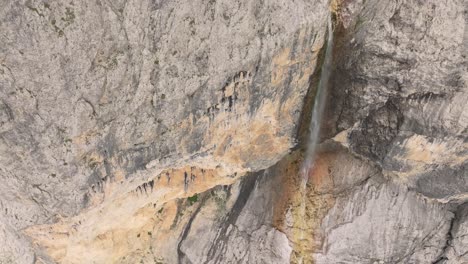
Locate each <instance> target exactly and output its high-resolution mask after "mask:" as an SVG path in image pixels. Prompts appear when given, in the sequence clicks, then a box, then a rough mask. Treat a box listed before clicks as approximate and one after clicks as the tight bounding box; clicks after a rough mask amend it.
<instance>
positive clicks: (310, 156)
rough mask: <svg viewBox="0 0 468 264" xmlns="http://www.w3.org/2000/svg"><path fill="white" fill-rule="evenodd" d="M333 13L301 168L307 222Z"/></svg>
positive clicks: (302, 202) (303, 210) (302, 213)
mask: <svg viewBox="0 0 468 264" xmlns="http://www.w3.org/2000/svg"><path fill="white" fill-rule="evenodd" d="M331 16H332V15H331V12H330V13H329V15H328V31H327V35H328V37H327V43H326V50H325V58H324V61H323V64H322V69H321V73H320V79H319V83H318V87H317V93H316V95H315V98H314V105H313V109H312V118H311V121H310V126H309V133H310V134H309V138H308V139H307V149H306V154H305V157H304V162H303V163H302V167H301V176H302V179H301V187H300V188H301V194H302V201H301V207H300V210H301V212H300V216H301V218H302V219H301V220H302V221H305V214H306V186H307V183H308V181H309V173H310V170H311V169H312V168H313V166H314V159H315V152H316V148H317V144H318V141H319V132H320V124H321V121H322V116H323V111H324V109H325V101H326V95H327V86H328V79H329V78H330V67H331V62H332V46H333V26H332V18H331ZM303 225H304V226H303V227H302V228H301V231H300V240H303V239H304V229H305V222H303ZM302 258H303V257H302V256H301V258H300V259H299V263H302Z"/></svg>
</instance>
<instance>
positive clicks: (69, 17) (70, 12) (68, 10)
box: [62, 7, 75, 25]
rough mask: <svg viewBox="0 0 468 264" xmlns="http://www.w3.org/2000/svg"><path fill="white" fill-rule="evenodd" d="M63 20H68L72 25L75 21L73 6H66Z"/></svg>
mask: <svg viewBox="0 0 468 264" xmlns="http://www.w3.org/2000/svg"><path fill="white" fill-rule="evenodd" d="M62 20H63V21H64V22H67V23H68V25H70V24H71V23H73V22H74V21H75V13H74V12H73V10H72V9H71V8H69V7H66V8H65V17H62Z"/></svg>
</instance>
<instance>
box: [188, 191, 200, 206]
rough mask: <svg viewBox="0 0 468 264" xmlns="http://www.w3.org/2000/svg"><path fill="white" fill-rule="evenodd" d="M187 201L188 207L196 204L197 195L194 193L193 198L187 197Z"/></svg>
mask: <svg viewBox="0 0 468 264" xmlns="http://www.w3.org/2000/svg"><path fill="white" fill-rule="evenodd" d="M187 200H188V201H189V203H190V205H192V204H194V203H196V202H197V201H198V194H197V193H196V194H194V195H193V196H190V197H188V198H187Z"/></svg>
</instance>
